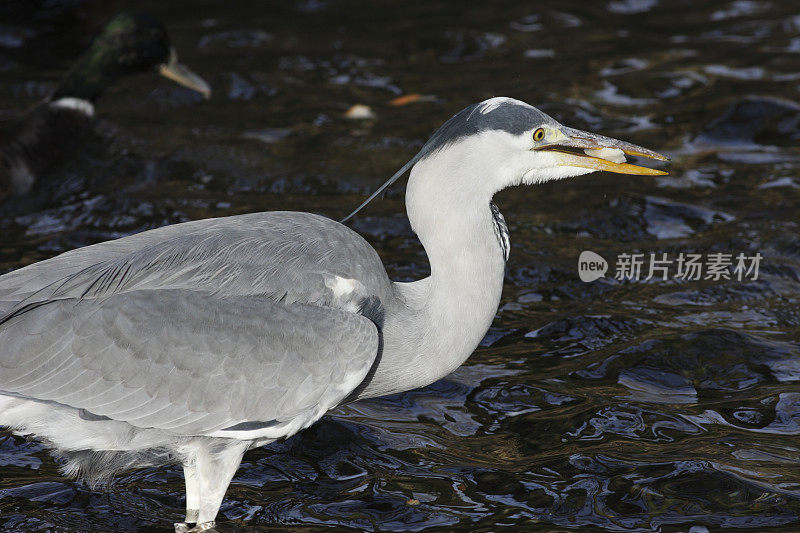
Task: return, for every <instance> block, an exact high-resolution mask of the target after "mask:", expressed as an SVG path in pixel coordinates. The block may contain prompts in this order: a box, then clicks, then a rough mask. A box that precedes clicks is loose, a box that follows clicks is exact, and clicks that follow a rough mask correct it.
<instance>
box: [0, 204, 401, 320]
mask: <svg viewBox="0 0 800 533" xmlns="http://www.w3.org/2000/svg"><path fill="white" fill-rule="evenodd" d="M54 273H55V275H54ZM341 280H355V281H356V282H358V283H357V284H352V285H351V286H350V287H349V288H350V289H359V290H357V291H355V292H356V293H358V296H359V297H360V296H361V295H362V294H368V295H375V296H377V297H378V298H380V299H381V300H382V301H386V300H387V299H388V298H391V297H393V288H392V285H391V282H390V281H389V278H388V276H387V275H386V271H385V269H384V267H383V264H382V263H381V261H380V258H379V257H378V255H377V253H375V251H374V250H373V249H372V247H371V246H369V244H368V243H367V242H366V241H364V239H363V238H361V237H360V236H359V235H358V234H357V233H355V232H353V231H352V230H350V229H349V228H347V227H345V226H342V225H341V224H339V223H337V222H334V221H333V220H330V219H327V218H325V217H321V216H318V215H312V214H310V213H293V212H270V213H255V214H251V215H238V216H234V217H225V218H220V219H208V220H201V221H196V222H190V223H185V224H178V225H175V226H169V227H166V228H159V229H156V230H151V231H147V232H144V233H142V234H138V235H134V236H131V237H125V238H123V239H119V240H116V241H110V242H108V243H101V244H98V245H94V246H91V247H86V248H81V249H79V250H75V251H73V252H68V253H67V254H62V255H61V256H58V257H56V258H53V259H51V260H48V261H45V262H42V263H37V264H34V265H31V266H29V267H25V268H23V269H20V270H19V271H16V272H12V273H10V274H7V275H5V276H2V277H0V308H4V310H5V313H3V314H6V315H8V314H9V313H11V312H13V311H15V310H19V309H20V308H22V307H24V306H25V305H30V304H35V303H37V302H44V301H49V300H52V299H69V298H97V297H106V296H109V295H111V294H115V293H119V292H124V291H131V290H139V289H166V288H175V289H191V290H198V291H206V292H209V293H213V294H217V295H220V296H223V295H225V296H238V295H248V294H261V295H270V296H272V297H273V298H275V299H281V300H283V301H285V302H299V303H313V304H317V305H331V306H338V307H343V308H344V307H347V308H349V309H352V306H350V307H348V306H347V304H349V303H351V301H352V298H349V299H346V300H347V301H337V300H341V298H340V297H341V296H342V294H341V291H339V292H338V293H335V291H332V290H331V288H332V286H334V285H335V284H336V283H338V282H339V281H341ZM4 291H5V296H4ZM4 299H5V300H6V301H9V300H13V299H16V300H17V301H16V302H15V303H14V305H13V306H11V307H8V306H7V305H5V306H4V305H3V304H2V302H1V301H2V300H4ZM3 314H0V317H1V316H3Z"/></svg>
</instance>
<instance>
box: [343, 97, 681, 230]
mask: <svg viewBox="0 0 800 533" xmlns="http://www.w3.org/2000/svg"><path fill="white" fill-rule="evenodd" d="M626 155H629V156H638V157H646V158H650V159H657V160H661V161H667V160H668V158H667V157H665V156H663V155H661V154H658V153H656V152H653V151H652V150H648V149H647V148H643V147H641V146H637V145H635V144H631V143H627V142H624V141H620V140H617V139H612V138H610V137H604V136H602V135H597V134H595V133H590V132H586V131H581V130H577V129H574V128H569V127H567V126H564V125H562V124H560V123H559V122H558V121H556V120H555V119H553V118H552V117H550V116H549V115H547V114H545V113H543V112H541V111H539V110H538V109H536V108H535V107H533V106H531V105H528V104H526V103H525V102H521V101H519V100H514V99H512V98H504V97H497V98H490V99H488V100H484V101H483V102H479V103H477V104H472V105H470V106H468V107H466V108H465V109H463V110H461V111H460V112H459V113H457V114H456V115H454V116H453V117H452V118H450V119H449V120H448V121H447V122H445V123H444V124H443V125H442V126H441V127H440V128H439V129H438V130H437V131H436V132H435V133H434V134H433V135H432V136H431V138H430V139H429V140H428V142H426V143H425V145H424V146H423V147H422V149H421V150H420V151H419V153H417V155H416V156H414V158H412V159H411V161H409V162H408V163H407V164H406V165H405V166H404V167H403V168H401V169H400V170H399V171H398V172H397V173H396V174H395V175H394V176H392V177H391V178H389V180H388V181H386V182H385V183H384V184H383V185H382V186H381V187H380V188H379V189H378V190H377V191H376V192H375V193H374V194H373V195H372V196H370V197H369V198H368V199H367V200H366V201H365V202H364V203H363V204H361V206H359V207H358V208H357V209H356V210H355V211H354V212H353V213H351V214H350V215H349V216H348V217H347V218H345V220H347V219H348V218H350V217H351V216H353V215H354V214H355V213H357V212H358V211H359V210H360V209H361V208H362V207H364V206H365V205H366V204H367V203H368V202H369V201H371V200H372V199H373V198H375V197H376V196H377V195H378V194H380V193H381V192H382V191H383V190H384V189H386V188H387V187H388V186H389V185H391V184H392V183H394V182H395V181H396V180H397V179H398V178H399V177H400V176H402V175H403V174H404V173H405V171H407V170H408V169H409V168H412V167H414V170H412V179H414V175H415V174H416V175H417V176H421V178H420V179H425V180H437V179H438V180H443V182H444V183H438V184H435V185H436V186H444V187H447V188H448V190H449V191H461V192H466V194H468V195H473V196H476V197H483V196H486V195H488V196H489V197H490V198H491V196H492V195H493V194H494V193H496V192H497V191H499V190H501V189H504V188H506V187H510V186H513V185H520V184H534V183H542V182H545V181H550V180H556V179H563V178H569V177H572V176H580V175H582V174H589V173H591V172H597V171H600V170H605V171H608V172H616V173H619V174H642V175H663V174H666V172H664V171H661V170H656V169H652V168H647V167H641V166H637V165H632V164H629V163H626V162H625V161H626V159H625V156H626ZM422 176H424V178H423V177H422Z"/></svg>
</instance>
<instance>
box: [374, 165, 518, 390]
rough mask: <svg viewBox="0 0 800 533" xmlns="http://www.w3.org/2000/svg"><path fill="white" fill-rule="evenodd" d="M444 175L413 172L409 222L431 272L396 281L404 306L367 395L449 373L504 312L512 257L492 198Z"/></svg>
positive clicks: (388, 330)
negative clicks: (453, 186) (498, 229)
mask: <svg viewBox="0 0 800 533" xmlns="http://www.w3.org/2000/svg"><path fill="white" fill-rule="evenodd" d="M418 169H419V167H416V168H415V170H418ZM439 176H440V174H439ZM437 177H438V176H426V175H424V173H422V172H419V171H417V172H412V175H411V178H410V180H409V185H408V189H407V193H406V206H407V209H408V215H409V219H410V221H411V225H412V227H413V228H414V230H415V232H416V233H417V236H418V237H419V239H420V241H421V242H422V245H423V246H424V248H425V252H426V253H427V256H428V260H429V262H430V268H431V275H430V277H428V278H425V279H423V280H420V281H416V282H412V283H395V287H396V289H397V293H398V301H399V302H400V303H398V307H399V309H397V312H395V313H388V314H387V318H386V323H385V325H384V329H383V333H384V350H383V354H382V359H381V361H380V363H379V366H378V368H377V369H376V372H375V375H374V377H373V380H372V383H371V384H370V386H368V388H367V389H366V390H365V391H364V394H362V397H364V396H378V395H382V394H389V393H392V392H397V391H399V390H408V389H409V388H415V387H420V386H424V385H427V384H430V383H433V382H434V381H436V380H438V379H440V378H442V377H444V376H446V375H447V374H449V373H450V372H452V371H453V370H455V369H456V368H457V367H458V366H459V365H461V364H462V363H463V362H464V361H465V360H466V359H467V358H468V357H469V356H470V354H471V353H472V352H473V351H474V350H475V348H476V347H477V346H478V344H479V343H480V341H481V339H483V337H484V335H485V334H486V331H487V330H488V329H489V326H490V324H491V323H492V320H493V319H494V316H495V313H496V312H497V307H498V304H499V302H500V294H501V291H502V287H503V274H504V271H505V259H504V257H503V252H502V248H501V246H500V243H499V241H498V239H497V236H496V234H495V227H494V218H493V214H492V211H491V208H490V200H491V195H490V194H487V195H485V198H483V197H481V195H475V194H474V191H473V192H472V193H470V192H469V191H464V193H463V194H459V192H458V191H452V190H449V191H448V190H444V189H445V187H443V186H442V185H443V184H442V182H441V181H436V179H437ZM428 178H432V179H428ZM439 179H441V178H440V177H439ZM455 181H456V182H458V181H460V180H455ZM452 182H453V180H447V183H452ZM464 182H466V183H469V182H470V180H464V181H461V183H464Z"/></svg>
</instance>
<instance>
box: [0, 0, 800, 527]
mask: <svg viewBox="0 0 800 533" xmlns="http://www.w3.org/2000/svg"><path fill="white" fill-rule="evenodd" d="M414 4H416V3H411V2H380V3H377V2H375V3H363V4H361V3H356V2H347V1H336V0H301V1H297V2H259V3H257V4H254V3H251V2H244V1H238V0H235V1H234V0H229V1H226V2H224V3H218V2H211V1H207V2H170V3H169V5H167V3H162V2H155V1H150V0H148V1H145V2H140V3H138V4H137V5H138V6H139V9H146V10H147V11H149V12H151V13H152V14H154V15H155V16H156V17H158V18H160V19H161V20H163V21H164V23H165V24H166V25H167V27H168V28H169V31H170V33H171V35H172V40H173V42H174V44H175V45H176V47H177V49H178V51H179V53H180V56H181V58H182V60H183V61H184V62H186V63H187V64H189V65H190V66H191V67H192V68H193V69H195V70H196V71H198V72H199V73H200V74H202V75H203V76H204V77H206V78H207V79H208V80H209V81H210V82H211V85H212V86H213V89H214V96H213V98H212V99H211V100H210V101H207V102H203V101H201V99H200V98H199V97H198V96H196V95H194V94H192V93H190V92H188V91H187V90H184V89H182V88H179V87H177V86H174V85H170V84H168V83H167V82H165V81H162V80H160V79H156V77H155V76H145V75H142V76H138V77H134V78H131V79H128V80H126V81H125V82H124V83H120V84H119V85H117V86H115V87H114V88H112V89H111V90H110V91H108V93H107V94H105V95H104V97H103V98H102V99H101V100H100V102H99V105H98V107H97V112H98V115H99V117H100V120H99V121H98V124H97V127H96V132H95V134H94V136H93V138H92V139H90V141H89V142H88V144H87V145H86V148H85V150H83V151H81V152H80V153H78V154H76V156H75V158H74V159H73V160H72V161H69V162H68V163H67V164H65V165H64V166H63V167H62V168H60V169H58V170H57V171H56V172H54V173H53V174H52V175H51V176H49V177H48V179H46V180H44V181H42V182H41V183H39V184H38V186H37V188H36V189H35V191H34V192H33V193H31V194H30V195H28V196H26V197H24V198H21V199H17V200H15V201H13V202H10V203H7V204H6V205H4V206H0V271H1V272H5V271H9V270H11V269H14V268H18V267H21V266H24V265H26V264H29V263H32V262H34V261H37V260H40V259H44V258H47V257H50V256H53V255H55V254H57V253H59V252H62V251H65V250H68V249H71V248H74V247H77V246H83V245H87V244H91V243H94V242H98V241H102V240H106V239H110V238H115V237H119V236H122V235H127V234H130V233H134V232H138V231H142V230H145V229H149V228H153V227H157V226H161V225H164V224H169V223H175V222H180V221H186V220H193V219H198V218H205V217H211V216H222V215H229V214H236V213H245V212H252V211H261V210H272V209H294V210H305V211H313V212H317V213H322V214H325V215H328V216H331V217H341V216H342V215H344V214H345V213H346V212H349V210H350V209H352V207H354V206H355V205H357V204H358V203H359V202H360V201H361V200H363V198H364V195H365V194H367V193H368V192H369V191H370V190H372V189H373V188H375V187H376V186H377V185H378V184H379V183H381V182H382V181H383V180H384V179H385V178H386V177H388V176H389V175H391V174H392V173H393V172H394V171H395V170H396V169H397V168H399V167H400V166H401V165H402V164H403V163H404V162H405V161H406V160H408V159H409V158H410V157H411V156H412V155H413V154H414V153H415V151H416V150H417V149H418V148H419V147H420V146H421V145H422V143H423V142H424V140H425V139H426V137H427V136H428V135H429V134H430V133H431V132H432V131H433V130H434V129H435V128H436V127H437V126H438V125H440V124H441V123H442V122H443V121H444V120H446V119H447V118H448V117H449V116H451V115H452V114H453V113H455V112H456V111H458V110H460V109H461V108H462V107H464V106H466V105H467V104H470V103H472V102H475V101H478V100H481V99H484V98H487V97H490V96H494V95H508V96H513V97H517V98H520V99H522V100H525V101H527V102H530V103H532V104H534V105H537V106H540V107H541V108H542V109H543V110H545V111H546V112H548V113H550V114H552V115H553V116H554V117H556V118H557V119H559V120H561V121H562V122H564V123H566V124H569V125H572V126H575V127H579V128H582V129H591V130H593V131H597V132H601V133H605V134H608V135H612V136H615V137H619V138H624V139H627V140H630V141H633V142H636V143H639V144H642V145H645V146H648V147H651V148H654V149H656V150H658V151H661V152H664V153H666V154H668V155H669V156H670V157H671V158H672V163H671V164H670V165H669V170H670V175H669V176H665V177H660V178H650V177H636V176H622V175H616V174H599V175H591V176H586V177H582V178H575V179H572V180H569V181H563V182H558V183H551V184H547V185H543V186H538V187H531V188H525V189H519V188H518V189H511V190H507V191H503V192H502V193H500V194H499V195H498V196H497V197H496V202H497V204H498V205H499V206H500V208H501V209H502V211H503V213H504V215H505V217H506V219H507V221H508V223H509V227H510V231H511V238H512V249H511V258H510V260H509V263H508V269H507V270H508V272H507V277H506V286H505V290H504V293H503V300H502V302H501V307H500V310H499V311H498V315H497V319H496V320H495V322H494V325H493V327H492V329H491V331H490V332H489V334H488V335H487V337H486V339H485V340H484V342H483V344H482V346H481V348H479V349H478V351H477V352H476V353H475V354H474V355H473V356H472V357H471V358H470V360H469V361H468V362H467V363H466V364H465V365H464V366H463V367H461V368H460V369H458V370H457V371H456V372H455V373H454V374H453V375H451V376H449V377H448V378H446V379H444V380H441V381H439V382H437V383H435V384H434V385H431V386H429V387H426V388H424V389H421V390H415V391H411V392H407V393H405V394H400V395H396V396H391V397H388V398H383V399H378V400H373V401H369V402H364V403H360V404H356V405H353V406H350V407H347V408H341V409H338V410H337V411H336V412H334V413H332V415H331V416H329V417H326V418H325V419H324V420H323V421H321V422H320V423H318V424H316V425H315V426H314V427H312V428H310V429H309V430H307V431H305V432H303V433H302V434H300V435H297V436H295V437H293V438H291V439H289V440H288V441H286V442H284V443H281V444H276V445H272V446H270V447H268V448H263V449H258V450H255V451H253V452H251V453H249V454H248V455H247V456H246V457H245V461H244V463H243V466H242V468H241V469H240V471H239V474H238V475H237V477H236V478H235V479H234V482H233V484H232V485H231V488H230V490H229V491H228V498H227V500H226V502H225V503H224V505H223V508H222V511H221V528H222V530H223V531H232V530H234V529H246V528H254V529H258V528H259V527H260V528H264V527H270V526H273V527H279V528H280V529H289V530H296V531H314V530H317V529H322V528H330V527H332V526H338V527H339V528H341V529H342V530H353V531H360V530H376V531H377V530H381V531H409V530H411V531H422V530H425V531H497V530H500V529H502V528H503V527H504V526H513V527H514V528H515V529H517V530H526V531H535V530H542V531H549V530H564V529H575V528H582V530H586V531H591V530H615V531H653V530H655V531H667V532H677V531H692V532H693V533H699V532H704V531H707V530H708V531H718V530H726V529H733V528H741V529H749V530H752V531H768V530H775V531H787V530H800V314H798V304H799V303H800V302H799V301H798V299H799V298H798V297H799V295H800V244H798V233H799V228H798V218H799V217H798V214H799V213H800V209H798V203H799V202H800V149H798V140H800V106H799V105H798V104H796V103H794V102H795V101H796V100H797V97H798V93H799V92H800V15H798V11H797V9H796V6H794V5H792V4H793V3H792V2H779V1H772V2H763V1H750V0H736V1H713V2H689V1H677V2H675V1H671V2H667V1H665V0H609V1H602V2H591V3H590V2H580V1H578V0H560V1H557V2H556V1H549V0H546V1H542V2H535V3H530V2H505V1H503V2H485V3H484V4H483V5H471V4H470V3H464V2H461V3H444V2H437V1H433V2H424V3H418V4H420V5H414ZM124 8H126V5H125V3H124V2H110V3H109V2H91V1H87V2H39V3H19V4H10V5H9V4H4V7H2V8H0V11H2V13H3V17H2V18H3V20H5V21H6V22H3V23H2V24H0V72H2V76H0V109H3V110H7V111H8V112H12V111H14V110H20V109H23V108H26V107H27V106H29V105H31V104H33V103H35V102H36V101H37V100H38V99H40V98H42V97H43V96H45V95H46V94H47V93H48V91H49V90H51V89H52V88H53V87H54V85H55V84H56V83H57V81H58V78H59V76H60V75H61V74H62V73H63V72H64V71H65V70H66V69H67V68H68V67H69V66H70V64H71V60H72V59H73V58H74V57H75V56H76V55H77V54H78V53H79V52H80V51H81V50H82V49H83V48H85V47H86V46H87V44H88V42H89V41H90V36H91V35H93V34H94V33H96V32H97V31H98V29H99V28H100V27H101V26H102V24H103V23H104V21H105V20H107V19H108V18H109V17H110V16H112V15H113V14H114V13H116V12H117V11H118V10H121V9H124ZM414 93H417V94H420V95H424V96H426V97H425V98H421V99H420V100H419V101H417V102H415V103H411V104H408V105H403V106H394V105H390V101H392V100H393V99H395V98H397V97H399V96H403V95H407V94H414ZM353 104H364V105H368V106H370V107H371V108H372V110H373V112H374V114H375V117H374V118H372V119H367V120H349V119H347V118H345V112H346V111H347V109H348V108H349V107H350V106H352V105H353ZM402 199H403V188H402V187H400V186H398V187H395V188H394V190H392V191H391V192H390V193H389V195H388V197H387V198H386V199H385V200H383V201H377V202H375V203H374V204H373V205H372V206H371V207H370V208H369V209H367V210H366V212H365V213H364V214H363V215H361V216H360V217H359V218H358V219H357V220H356V221H355V222H354V224H353V227H354V228H355V229H357V230H358V231H359V232H361V233H362V234H363V235H365V236H366V237H367V238H368V240H369V241H370V242H371V243H372V244H373V245H374V246H375V247H376V248H377V249H378V251H379V252H380V254H381V256H382V257H383V259H384V261H385V262H386V264H387V265H388V269H389V272H390V274H392V275H393V276H394V277H395V278H397V279H404V280H409V279H416V278H419V277H422V276H425V275H427V268H428V267H427V263H426V259H425V255H424V252H423V250H422V249H421V247H420V245H419V244H418V242H417V241H416V239H415V238H414V235H413V234H412V232H411V230H410V227H409V225H408V223H407V220H406V218H405V214H404V210H403V201H402ZM583 250H592V251H594V252H596V253H598V254H600V255H601V256H603V257H605V258H606V259H608V260H609V261H610V262H611V265H610V271H609V272H608V273H607V275H606V277H605V278H603V279H600V280H598V281H595V282H592V283H584V282H582V281H580V280H579V278H578V273H577V258H578V255H579V254H580V252H581V251H583ZM626 253H627V254H634V253H643V254H645V257H649V254H650V253H655V254H657V256H658V257H661V255H662V254H664V253H666V254H668V257H670V258H672V259H675V258H677V257H678V255H679V254H680V253H684V254H690V253H699V254H702V255H703V256H704V257H707V256H708V254H714V253H723V254H733V255H734V256H736V255H738V254H739V253H743V254H745V255H747V256H752V255H755V254H756V253H760V254H761V255H762V256H763V259H762V261H761V264H760V271H759V275H758V279H757V280H752V279H746V280H743V281H738V280H736V279H735V277H734V279H731V280H725V279H720V280H713V279H709V280H697V281H687V280H681V279H675V278H674V276H673V275H670V276H668V279H667V280H663V279H660V277H659V276H655V277H654V278H652V279H650V280H645V279H644V278H645V277H647V276H646V275H645V274H646V270H647V268H646V265H645V269H644V271H643V275H642V276H641V279H639V280H638V281H637V280H635V279H634V280H623V281H618V280H616V279H614V273H615V272H614V266H615V264H614V263H615V259H616V258H617V257H618V256H619V254H626ZM673 269H674V265H673ZM671 274H674V271H673V272H672V273H671ZM222 393H224V391H223V392H222ZM0 467H1V469H0V527H2V528H4V529H5V530H11V531H36V530H42V531H44V530H53V529H56V530H92V531H97V530H100V531H106V530H118V531H145V530H148V531H149V530H152V529H153V528H162V529H163V530H164V531H169V530H170V529H171V527H172V526H171V523H172V522H173V521H176V520H179V519H181V518H182V512H183V500H182V498H183V478H182V474H181V473H180V471H179V469H176V468H171V467H169V468H167V467H165V468H158V469H148V470H140V471H133V472H128V473H126V474H125V475H123V476H121V477H120V478H119V479H118V480H117V482H116V483H115V484H114V485H113V486H111V487H110V488H109V489H108V490H106V491H95V492H92V491H89V490H88V489H87V488H85V487H84V486H82V485H80V484H77V483H74V482H72V481H70V480H67V479H64V478H63V477H61V476H60V475H59V473H58V469H57V465H56V464H55V463H54V461H53V460H52V459H51V458H50V456H49V455H48V453H47V451H46V449H45V448H43V447H42V446H41V445H39V444H37V443H36V442H28V441H25V440H24V439H21V438H17V437H13V436H10V435H9V434H8V433H7V432H3V433H0ZM692 528H693V529H692Z"/></svg>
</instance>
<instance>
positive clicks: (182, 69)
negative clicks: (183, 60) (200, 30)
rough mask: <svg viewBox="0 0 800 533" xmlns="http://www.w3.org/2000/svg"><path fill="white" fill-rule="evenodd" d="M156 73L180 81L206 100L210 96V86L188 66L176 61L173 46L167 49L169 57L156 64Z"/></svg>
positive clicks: (176, 55) (176, 56) (176, 57)
mask: <svg viewBox="0 0 800 533" xmlns="http://www.w3.org/2000/svg"><path fill="white" fill-rule="evenodd" d="M158 73H159V74H161V75H162V76H164V77H165V78H169V79H171V80H172V81H174V82H177V83H180V84H181V85H183V86H184V87H188V88H189V89H192V90H193V91H197V92H199V93H200V94H202V95H203V98H205V99H206V100H208V99H209V98H211V87H209V86H208V83H206V80H204V79H203V78H201V77H200V76H198V75H197V74H195V73H194V72H192V71H191V70H189V68H188V67H186V66H185V65H182V64H180V63H178V54H177V53H176V52H175V49H174V48H170V49H169V59H167V62H166V63H162V64H161V65H159V66H158Z"/></svg>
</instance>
